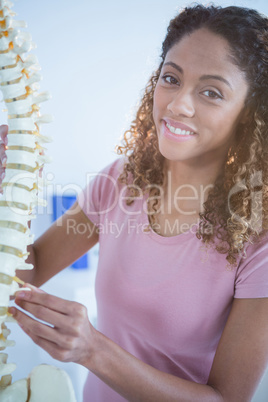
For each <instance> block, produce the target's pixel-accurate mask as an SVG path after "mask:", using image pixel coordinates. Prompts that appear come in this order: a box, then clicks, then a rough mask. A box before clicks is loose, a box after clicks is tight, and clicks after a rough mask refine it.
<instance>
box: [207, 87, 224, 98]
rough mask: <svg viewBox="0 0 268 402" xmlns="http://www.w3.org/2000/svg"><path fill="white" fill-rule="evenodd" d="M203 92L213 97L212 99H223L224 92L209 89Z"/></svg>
mask: <svg viewBox="0 0 268 402" xmlns="http://www.w3.org/2000/svg"><path fill="white" fill-rule="evenodd" d="M203 94H204V95H205V96H207V97H208V98H212V99H222V98H223V96H222V94H220V93H218V92H215V91H212V90H209V89H208V90H207V91H204V92H203Z"/></svg>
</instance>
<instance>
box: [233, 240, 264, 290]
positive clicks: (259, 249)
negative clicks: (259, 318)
mask: <svg viewBox="0 0 268 402" xmlns="http://www.w3.org/2000/svg"><path fill="white" fill-rule="evenodd" d="M246 252H247V257H246V258H243V259H242V260H241V262H240V265H239V267H238V270H237V275H236V281H235V293H234V297H235V298H261V297H268V236H266V237H265V238H264V239H263V240H262V241H261V242H259V243H256V244H253V245H250V246H249V247H248V248H247V250H246Z"/></svg>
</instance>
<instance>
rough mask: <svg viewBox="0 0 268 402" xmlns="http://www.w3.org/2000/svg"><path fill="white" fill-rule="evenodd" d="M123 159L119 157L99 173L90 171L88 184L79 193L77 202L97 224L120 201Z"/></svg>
mask: <svg viewBox="0 0 268 402" xmlns="http://www.w3.org/2000/svg"><path fill="white" fill-rule="evenodd" d="M122 167H123V161H122V159H117V160H116V161H115V162H113V163H111V164H110V165H108V166H106V167H105V168H104V169H103V170H101V171H100V172H97V173H88V174H87V179H88V181H89V182H88V184H87V185H86V187H85V188H84V190H83V191H81V192H80V193H79V194H78V197H77V202H78V204H79V206H80V208H81V209H82V210H83V212H84V213H85V215H86V216H87V217H88V218H89V219H90V221H91V222H93V223H94V224H95V225H98V224H99V223H100V220H101V217H102V216H104V215H105V214H106V213H107V212H109V211H111V210H112V209H113V208H115V206H116V205H117V202H118V197H119V185H118V177H119V175H120V173H121V172H122Z"/></svg>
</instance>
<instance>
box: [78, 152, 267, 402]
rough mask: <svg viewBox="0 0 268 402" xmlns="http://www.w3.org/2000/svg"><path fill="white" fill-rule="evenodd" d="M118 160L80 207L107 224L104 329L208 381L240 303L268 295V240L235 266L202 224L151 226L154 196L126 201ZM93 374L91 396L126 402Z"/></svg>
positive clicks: (101, 401) (170, 368) (131, 347)
mask: <svg viewBox="0 0 268 402" xmlns="http://www.w3.org/2000/svg"><path fill="white" fill-rule="evenodd" d="M123 163H124V159H118V160H116V161H115V162H114V163H112V164H111V165H109V166H108V167H106V168H105V169H104V170H103V171H102V172H101V173H99V174H98V175H96V177H95V178H94V179H93V180H92V181H91V182H90V183H89V185H88V186H87V187H86V188H85V190H84V191H83V192H82V193H80V195H79V197H78V202H79V205H80V206H81V207H82V209H83V211H84V212H85V214H86V215H87V216H88V218H89V219H90V220H91V221H92V222H93V223H95V224H96V225H97V226H98V228H99V242H100V255H99V265H98V270H97V277H96V298H97V306H98V330H99V331H101V332H102V333H104V334H105V335H106V336H108V337H109V338H110V339H112V340H113V341H114V342H116V343H117V344H118V345H120V346H121V347H122V348H124V349H125V350H127V351H128V352H130V353H132V354H133V355H134V356H136V357H137V358H139V359H141V360H143V361H144V362H146V363H147V364H150V365H151V366H153V367H155V368H157V369H159V370H161V371H164V372H166V373H171V374H173V375H176V376H178V377H180V378H184V379H187V380H190V381H194V382H197V383H201V384H206V383H207V380H208V376H209V372H210V369H211V365H212V362H213V358H214V355H215V351H216V348H217V345H218V342H219V339H220V337H221V334H222V331H223V328H224V326H225V323H226V320H227V318H228V315H229V312H230V308H231V305H232V301H233V298H234V297H237V298H258V297H268V243H267V240H266V241H262V242H261V243H260V244H258V245H249V246H248V248H247V258H246V259H242V258H241V259H240V260H239V262H238V266H237V268H236V269H235V268H234V269H232V270H230V269H229V267H228V264H227V261H226V255H222V254H219V253H218V252H217V251H215V250H214V249H213V248H212V247H210V248H208V249H206V247H204V244H203V243H202V242H201V241H200V240H198V239H197V237H196V235H195V228H196V227H194V228H193V229H192V230H188V232H186V233H183V234H180V235H177V236H173V237H163V236H160V235H158V234H156V233H155V232H154V231H152V230H149V231H146V228H148V217H147V214H146V212H145V211H146V201H145V199H144V198H142V197H139V199H138V200H136V201H135V202H134V204H132V205H131V206H126V204H125V198H124V197H126V195H127V194H126V191H125V186H123V185H122V184H120V183H118V182H117V178H118V176H119V174H120V173H121V171H122V167H123ZM124 400H125V399H124V398H122V397H121V396H120V395H119V394H117V393H116V392H115V391H113V390H112V389H111V388H110V387H108V386H107V385H106V384H105V383H103V382H102V381H101V380H99V379H98V378H97V377H96V376H95V375H94V374H92V373H90V372H89V375H88V378H87V381H86V385H85V389H84V401H86V402H89V401H92V402H106V401H109V402H115V401H116V402H119V401H124Z"/></svg>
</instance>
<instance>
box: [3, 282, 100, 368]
mask: <svg viewBox="0 0 268 402" xmlns="http://www.w3.org/2000/svg"><path fill="white" fill-rule="evenodd" d="M25 286H27V287H30V288H31V291H23V289H21V290H20V291H18V292H17V293H16V298H15V302H16V304H17V305H18V306H19V307H21V308H22V309H24V310H26V311H27V312H29V313H31V314H32V315H33V316H34V317H36V318H37V319H39V320H42V321H45V322H46V323H47V324H45V323H41V322H39V321H37V320H35V319H33V318H31V317H29V316H28V315H26V314H25V313H24V312H22V311H21V310H19V309H17V308H15V307H11V308H10V312H11V314H13V316H14V318H15V319H16V320H17V321H18V324H19V325H20V327H21V328H22V329H23V331H24V332H25V333H26V334H28V335H29V336H30V338H32V340H33V341H34V342H35V343H36V344H37V345H39V346H40V347H41V348H43V349H44V350H46V351H47V352H48V353H49V354H50V355H51V356H52V357H53V358H54V359H57V360H60V361H64V362H75V363H78V364H81V365H84V366H85V365H88V363H89V361H90V358H91V355H92V353H93V348H94V344H95V341H94V340H95V338H96V333H97V331H96V330H95V329H94V327H93V326H92V325H91V323H90V322H89V320H88V315H87V309H86V307H85V306H83V305H82V304H79V303H76V302H71V301H67V300H63V299H60V298H58V297H56V296H52V295H49V294H48V293H46V292H44V291H42V290H40V289H38V288H35V287H34V286H32V285H29V284H25Z"/></svg>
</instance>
